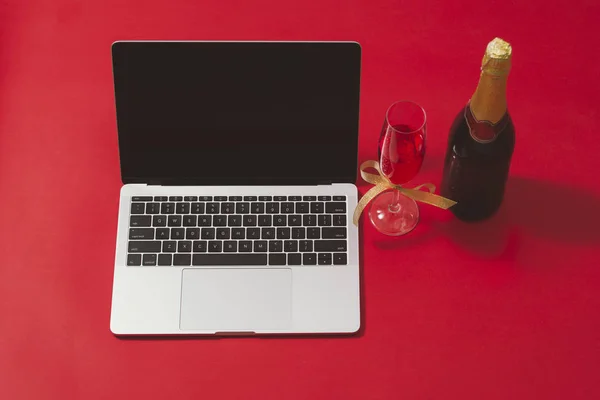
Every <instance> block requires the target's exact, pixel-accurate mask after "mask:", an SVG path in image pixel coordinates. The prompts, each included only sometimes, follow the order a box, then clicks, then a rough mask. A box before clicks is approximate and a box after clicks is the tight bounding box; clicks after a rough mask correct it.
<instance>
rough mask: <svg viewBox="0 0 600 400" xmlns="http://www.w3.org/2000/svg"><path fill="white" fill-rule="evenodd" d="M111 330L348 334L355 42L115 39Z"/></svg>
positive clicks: (353, 315) (355, 259) (353, 235)
mask: <svg viewBox="0 0 600 400" xmlns="http://www.w3.org/2000/svg"><path fill="white" fill-rule="evenodd" d="M112 62H113V76H114V90H115V101H116V117H117V128H118V139H119V156H120V168H121V178H122V182H123V186H122V189H121V192H120V205H119V214H118V229H117V242H116V256H115V267H114V282H113V294H112V306H111V317H110V329H111V331H112V332H113V333H114V334H115V335H240V334H241V335H252V334H256V335H267V334H277V335H286V334H330V333H331V334H344V333H346V334H349V333H354V332H356V331H357V330H358V329H359V327H360V290H359V241H358V229H357V227H356V226H354V225H353V224H352V218H351V216H352V213H353V211H354V208H355V207H356V204H357V189H356V186H355V181H356V173H357V150H358V117H359V87H360V66H361V48H360V46H359V44H358V43H355V42H235V41H228V42H222V41H119V42H115V43H113V45H112Z"/></svg>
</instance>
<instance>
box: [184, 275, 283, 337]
mask: <svg viewBox="0 0 600 400" xmlns="http://www.w3.org/2000/svg"><path fill="white" fill-rule="evenodd" d="M291 305H292V271H291V270H290V269H288V268H268V269H267V268H198V269H184V270H183V275H182V290H181V315H180V320H179V327H180V329H182V330H209V331H214V332H228V331H232V332H235V331H242V332H255V331H261V330H267V329H268V330H286V329H290V328H291V326H292V308H291Z"/></svg>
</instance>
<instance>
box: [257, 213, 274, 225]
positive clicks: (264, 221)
mask: <svg viewBox="0 0 600 400" xmlns="http://www.w3.org/2000/svg"><path fill="white" fill-rule="evenodd" d="M272 221H273V219H272V217H271V216H270V215H259V216H258V226H271V223H272Z"/></svg>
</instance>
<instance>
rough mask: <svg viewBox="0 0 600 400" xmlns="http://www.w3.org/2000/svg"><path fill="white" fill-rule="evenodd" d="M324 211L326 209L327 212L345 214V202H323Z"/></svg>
mask: <svg viewBox="0 0 600 400" xmlns="http://www.w3.org/2000/svg"><path fill="white" fill-rule="evenodd" d="M325 211H327V212H328V213H329V214H345V213H346V203H340V202H338V203H334V202H331V203H325Z"/></svg>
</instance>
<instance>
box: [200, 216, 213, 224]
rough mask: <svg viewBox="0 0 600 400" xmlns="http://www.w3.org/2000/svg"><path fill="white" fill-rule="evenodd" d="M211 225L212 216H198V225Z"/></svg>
mask: <svg viewBox="0 0 600 400" xmlns="http://www.w3.org/2000/svg"><path fill="white" fill-rule="evenodd" d="M211 225H212V216H210V215H204V216H201V217H200V216H199V217H198V226H211Z"/></svg>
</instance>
